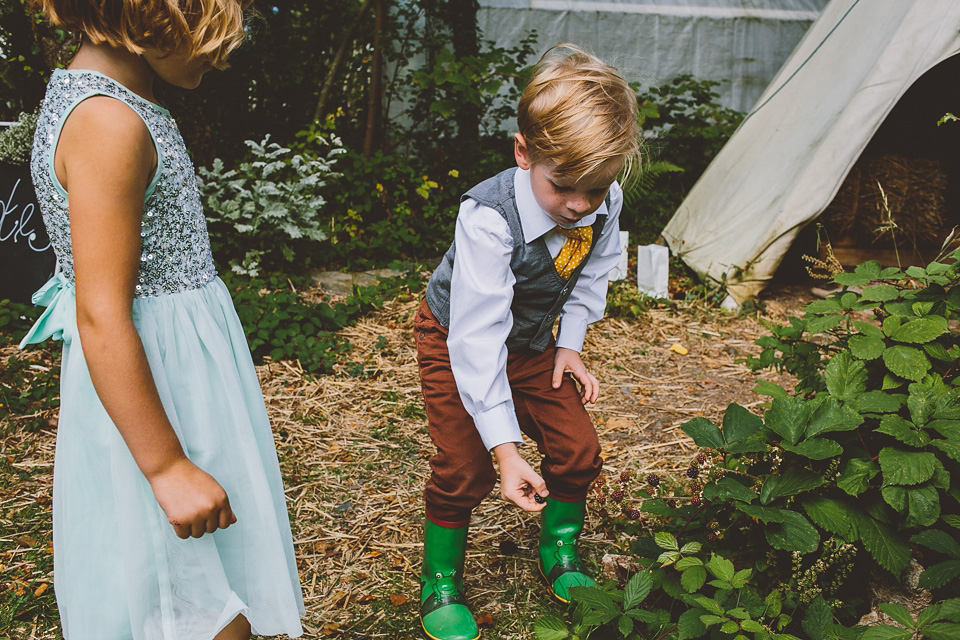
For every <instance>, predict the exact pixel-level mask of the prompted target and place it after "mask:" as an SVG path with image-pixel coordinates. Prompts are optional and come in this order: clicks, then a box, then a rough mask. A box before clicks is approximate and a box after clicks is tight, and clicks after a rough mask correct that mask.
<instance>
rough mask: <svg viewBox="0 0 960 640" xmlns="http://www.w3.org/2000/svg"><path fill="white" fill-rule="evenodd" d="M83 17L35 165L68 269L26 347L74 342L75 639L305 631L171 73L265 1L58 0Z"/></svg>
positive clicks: (249, 380) (63, 527)
mask: <svg viewBox="0 0 960 640" xmlns="http://www.w3.org/2000/svg"><path fill="white" fill-rule="evenodd" d="M40 4H41V5H42V8H43V9H44V11H45V12H46V14H47V15H48V17H49V18H50V20H51V21H52V22H53V23H55V24H57V25H59V26H61V27H63V28H65V29H68V30H72V31H78V32H80V33H81V45H80V48H79V50H78V52H77V54H76V56H75V58H74V59H73V61H72V62H71V63H70V65H69V67H68V68H67V69H65V70H57V71H55V72H54V73H53V75H52V77H51V79H50V83H49V85H48V87H47V94H46V97H45V99H44V102H43V105H42V107H41V112H40V118H39V122H38V126H37V131H36V137H35V140H34V150H33V158H32V163H31V169H32V173H33V180H34V184H35V187H36V191H37V198H38V200H39V203H40V207H41V211H42V213H43V219H44V223H45V225H46V227H47V231H48V233H49V235H50V238H51V241H52V243H53V246H54V249H55V251H56V254H57V265H58V268H57V273H56V274H55V275H54V277H53V278H52V279H51V280H50V281H49V282H48V283H47V284H46V285H44V287H43V288H42V289H41V290H40V291H38V292H37V294H36V295H35V296H34V301H35V302H36V303H37V304H42V305H44V306H46V310H45V311H44V313H43V314H42V315H41V317H40V318H39V320H38V321H37V322H36V324H35V325H34V326H33V328H32V329H31V330H30V332H29V333H28V335H27V336H26V337H25V338H24V340H23V342H22V343H21V346H23V345H25V344H28V343H37V342H41V341H43V340H45V339H47V338H49V337H54V338H57V339H61V340H63V361H62V373H61V408H60V420H59V427H58V433H57V451H56V461H55V465H54V489H53V492H54V496H53V498H54V506H53V524H54V527H53V536H54V550H55V553H54V587H55V590H56V595H57V604H58V607H59V609H60V618H61V624H62V627H63V635H64V637H65V638H66V640H130V639H134V640H181V639H183V640H186V639H189V640H195V639H197V640H199V639H203V640H209V639H216V640H229V639H236V638H249V637H250V634H251V632H253V633H257V634H263V635H275V634H280V633H285V634H288V635H290V636H299V635H300V634H301V626H300V617H301V616H302V615H303V600H302V596H301V592H300V582H299V578H298V576H297V566H296V561H295V558H294V554H293V544H292V539H291V534H290V525H289V520H288V518H287V511H286V504H285V499H284V493H283V485H282V482H281V478H280V470H279V465H278V462H277V454H276V450H275V447H274V442H273V438H272V434H271V431H270V425H269V422H268V420H267V414H266V410H265V408H264V404H263V397H262V395H261V392H260V387H259V384H258V381H257V376H256V372H255V370H254V368H253V362H252V360H251V357H250V352H249V349H248V347H247V344H246V341H245V337H244V333H243V329H242V328H241V326H240V323H239V321H238V319H237V315H236V312H235V310H234V308H233V303H232V301H231V299H230V295H229V293H228V292H227V289H226V287H224V285H223V282H221V280H220V279H219V278H218V277H217V272H216V270H215V268H214V264H213V259H212V257H211V254H210V243H209V239H208V236H207V230H206V224H205V219H204V215H203V210H202V207H201V204H200V197H199V193H198V190H197V185H196V179H195V176H194V171H193V165H192V164H191V161H190V158H189V156H188V155H187V151H186V148H185V147H184V143H183V138H182V137H181V136H180V133H179V131H178V129H177V125H176V123H175V122H174V120H173V118H172V116H171V115H170V113H169V112H168V111H167V110H166V109H164V108H163V107H161V106H160V105H158V104H157V103H156V100H155V98H154V83H155V81H156V80H157V78H159V79H161V80H164V81H166V82H168V83H170V84H172V85H175V86H178V87H183V88H194V87H196V86H197V85H198V84H199V83H200V80H201V78H202V77H203V74H204V73H206V72H207V71H208V70H210V69H212V68H214V67H216V68H222V67H224V66H225V64H226V58H227V56H228V54H229V53H230V51H231V50H233V49H234V48H236V47H237V46H238V45H239V44H240V43H241V41H242V40H243V37H244V30H243V29H244V24H243V12H244V9H245V7H246V5H247V4H248V0H41V2H40Z"/></svg>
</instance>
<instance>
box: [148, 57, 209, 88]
mask: <svg viewBox="0 0 960 640" xmlns="http://www.w3.org/2000/svg"><path fill="white" fill-rule="evenodd" d="M143 59H144V60H146V62H147V64H148V65H150V68H151V69H153V72H154V73H156V74H157V76H159V77H160V79H162V80H163V81H164V82H167V83H169V84H172V85H173V86H175V87H181V88H183V89H196V88H197V87H198V86H199V85H200V80H201V79H202V78H203V74H205V73H206V72H207V71H210V70H211V69H213V63H212V62H211V59H210V57H209V56H193V55H191V54H190V53H189V51H184V50H177V51H174V52H173V53H167V52H161V51H160V50H159V49H150V48H148V49H146V50H145V51H144V52H143Z"/></svg>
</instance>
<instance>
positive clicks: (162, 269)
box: [30, 70, 217, 297]
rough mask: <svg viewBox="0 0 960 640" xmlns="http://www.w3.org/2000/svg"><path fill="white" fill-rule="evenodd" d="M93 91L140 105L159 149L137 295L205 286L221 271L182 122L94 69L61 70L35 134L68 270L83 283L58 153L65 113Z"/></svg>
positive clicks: (60, 256)
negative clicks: (55, 158) (55, 166)
mask: <svg viewBox="0 0 960 640" xmlns="http://www.w3.org/2000/svg"><path fill="white" fill-rule="evenodd" d="M92 95H106V96H111V97H113V98H116V99H118V100H120V101H122V102H123V103H125V104H126V105H128V106H129V107H130V108H131V109H133V110H134V111H135V112H136V113H137V114H139V115H140V117H141V118H143V121H144V123H146V125H147V129H149V131H150V135H151V137H152V138H153V141H154V145H155V146H156V149H157V160H158V166H157V174H156V176H155V177H154V179H153V181H152V182H151V185H150V187H149V188H148V189H147V196H146V199H145V200H144V205H143V213H142V216H141V222H140V269H139V271H138V273H137V288H136V296H137V297H143V296H158V295H164V294H168V293H177V292H179V291H184V290H187V289H196V288H198V287H202V286H203V285H204V284H206V283H207V282H209V281H211V280H213V279H214V278H215V277H216V275H217V271H216V269H215V267H214V265H213V257H212V255H211V254H210V241H209V237H208V235H207V224H206V220H205V218H204V216H203V208H202V206H201V204H200V193H199V190H198V189H197V179H196V175H195V174H194V170H193V163H192V162H191V161H190V157H189V156H188V155H187V149H186V147H185V146H184V143H183V137H182V136H181V135H180V131H179V129H177V124H176V122H174V120H173V118H172V117H171V116H170V114H169V113H168V112H167V111H166V110H165V109H163V108H161V107H158V106H157V105H155V104H153V103H151V102H148V101H146V100H144V99H143V98H141V97H140V96H138V95H136V94H135V93H133V92H131V91H129V90H128V89H126V88H125V87H123V86H122V85H120V84H119V83H117V82H115V81H114V80H111V79H110V78H107V77H106V76H103V75H101V74H99V73H96V72H93V71H63V70H58V71H55V72H54V73H53V76H52V77H51V78H50V84H49V85H48V87H47V95H46V97H45V98H44V101H43V106H42V107H41V109H40V117H39V120H38V121H37V131H36V134H35V136H34V145H33V157H32V159H31V164H30V168H31V172H32V174H33V183H34V187H35V189H36V192H37V201H38V202H39V204H40V211H41V212H42V213H43V222H44V224H45V225H46V227H47V233H48V234H49V236H50V241H51V243H52V244H53V248H54V251H55V252H56V254H57V262H58V265H59V268H60V271H61V274H62V275H63V277H64V279H65V280H66V281H67V282H68V283H70V284H73V283H74V282H75V278H74V271H73V252H72V248H71V242H70V213H69V207H68V201H67V194H66V192H64V191H63V189H62V187H61V186H60V184H59V182H58V181H57V179H56V176H55V174H54V169H53V157H52V156H53V152H54V149H55V148H56V143H57V139H58V138H59V135H60V128H61V127H62V123H63V120H64V119H65V118H66V117H67V115H68V114H69V113H70V111H72V110H73V107H74V106H76V105H77V104H78V103H79V102H80V101H81V100H83V99H85V98H87V97H89V96H92ZM107 232H109V231H107Z"/></svg>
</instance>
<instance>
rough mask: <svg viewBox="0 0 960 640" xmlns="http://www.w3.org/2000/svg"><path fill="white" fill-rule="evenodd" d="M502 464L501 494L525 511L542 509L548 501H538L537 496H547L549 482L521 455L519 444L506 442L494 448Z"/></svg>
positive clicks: (499, 462)
mask: <svg viewBox="0 0 960 640" xmlns="http://www.w3.org/2000/svg"><path fill="white" fill-rule="evenodd" d="M493 454H494V455H495V456H496V457H497V464H499V465H500V496H501V497H503V499H504V500H509V501H510V502H512V503H514V504H515V505H517V506H518V507H520V508H521V509H523V510H524V511H540V510H541V509H543V507H544V505H545V504H546V502H545V501H544V502H537V499H536V496H540V497H541V498H545V497H547V483H545V482H544V481H543V478H541V477H540V474H538V473H537V472H536V471H534V470H533V468H532V467H531V466H530V465H529V464H527V461H526V460H524V459H523V458H521V457H520V452H519V451H517V445H516V444H514V443H512V442H505V443H503V444H501V445H497V446H496V447H494V448H493Z"/></svg>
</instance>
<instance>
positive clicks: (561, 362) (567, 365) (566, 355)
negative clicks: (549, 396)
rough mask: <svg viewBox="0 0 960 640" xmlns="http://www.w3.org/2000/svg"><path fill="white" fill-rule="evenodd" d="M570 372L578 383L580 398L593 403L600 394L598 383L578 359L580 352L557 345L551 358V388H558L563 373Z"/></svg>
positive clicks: (584, 402)
mask: <svg viewBox="0 0 960 640" xmlns="http://www.w3.org/2000/svg"><path fill="white" fill-rule="evenodd" d="M565 373H570V374H572V375H573V377H574V379H576V380H577V382H579V383H580V399H581V400H582V401H583V404H587V403H588V402H590V403H594V402H596V401H597V398H598V397H599V396H600V383H599V382H597V379H596V378H595V377H593V374H592V373H590V372H589V371H587V368H586V367H585V366H583V361H582V360H581V359H580V354H579V353H577V352H576V351H574V350H573V349H565V348H564V347H557V354H556V356H554V358H553V388H554V389H559V388H560V383H561V382H562V381H563V375H564V374H565Z"/></svg>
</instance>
